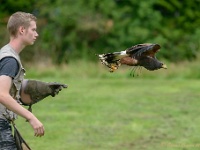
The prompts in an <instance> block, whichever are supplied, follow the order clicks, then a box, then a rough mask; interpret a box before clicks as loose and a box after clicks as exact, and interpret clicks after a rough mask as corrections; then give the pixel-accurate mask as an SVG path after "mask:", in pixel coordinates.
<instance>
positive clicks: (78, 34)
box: [0, 0, 200, 64]
mask: <svg viewBox="0 0 200 150" xmlns="http://www.w3.org/2000/svg"><path fill="white" fill-rule="evenodd" d="M199 8H200V0H193V1H188V0H141V1H138V0H56V1H53V0H42V1H37V0H29V1H27V0H0V31H1V32H0V38H1V41H0V46H1V47H2V46H3V45H4V44H6V43H7V42H8V38H9V36H8V33H7V31H6V23H7V20H8V18H9V16H10V15H11V14H12V13H14V12H16V11H25V12H29V13H33V14H34V15H35V16H36V17H37V18H38V22H37V26H38V33H39V35H40V36H39V38H38V40H37V42H36V44H35V45H34V46H30V47H27V48H26V50H25V51H23V53H22V59H23V60H24V61H27V62H28V61H29V62H32V61H40V60H41V61H45V60H47V59H50V60H51V61H52V62H53V63H54V64H63V63H69V62H70V61H71V60H73V61H74V60H79V59H82V60H87V61H97V59H96V57H95V56H94V54H95V53H106V52H112V51H121V50H124V49H126V48H128V47H131V46H132V45H135V44H139V43H159V44H160V45H161V47H162V49H161V51H160V53H159V57H160V58H163V59H166V60H169V61H172V62H180V61H183V60H194V59H195V58H196V56H197V55H198V53H199V51H200V11H199Z"/></svg>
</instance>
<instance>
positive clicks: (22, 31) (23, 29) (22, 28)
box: [19, 26, 25, 35]
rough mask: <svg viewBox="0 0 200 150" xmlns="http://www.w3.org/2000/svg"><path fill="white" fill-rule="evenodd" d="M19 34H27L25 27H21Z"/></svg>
mask: <svg viewBox="0 0 200 150" xmlns="http://www.w3.org/2000/svg"><path fill="white" fill-rule="evenodd" d="M19 33H20V34H21V35H22V34H24V33H25V27H24V26H20V27H19Z"/></svg>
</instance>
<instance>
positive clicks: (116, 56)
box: [98, 51, 127, 72]
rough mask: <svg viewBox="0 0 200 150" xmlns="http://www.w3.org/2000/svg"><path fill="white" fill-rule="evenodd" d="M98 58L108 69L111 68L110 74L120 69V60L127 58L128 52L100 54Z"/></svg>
mask: <svg viewBox="0 0 200 150" xmlns="http://www.w3.org/2000/svg"><path fill="white" fill-rule="evenodd" d="M98 56H99V59H100V61H101V63H102V64H104V65H106V66H107V67H108V68H110V72H113V71H114V70H116V69H118V67H119V66H120V62H119V60H120V59H121V58H123V57H125V56H127V54H126V51H121V52H113V53H107V54H100V55H98Z"/></svg>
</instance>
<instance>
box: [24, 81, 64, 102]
mask: <svg viewBox="0 0 200 150" xmlns="http://www.w3.org/2000/svg"><path fill="white" fill-rule="evenodd" d="M63 88H67V85H66V84H60V83H56V82H49V83H48V82H42V81H37V80H27V84H26V86H25V88H24V93H25V94H28V95H30V98H31V100H32V103H31V105H32V104H35V103H37V102H39V101H40V100H42V99H44V98H45V97H47V96H49V95H51V96H52V97H54V96H55V95H57V94H58V93H59V91H61V90H62V89H63Z"/></svg>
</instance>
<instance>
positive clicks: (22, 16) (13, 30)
mask: <svg viewBox="0 0 200 150" xmlns="http://www.w3.org/2000/svg"><path fill="white" fill-rule="evenodd" d="M36 20H37V18H36V17H35V16H34V15H33V14H30V13H25V12H16V13H14V14H12V15H11V16H10V18H9V20H8V23H7V29H8V32H9V33H10V35H11V36H14V37H16V36H17V30H18V29H19V27H20V26H24V27H25V28H28V27H29V26H30V22H31V21H35V22H36Z"/></svg>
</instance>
